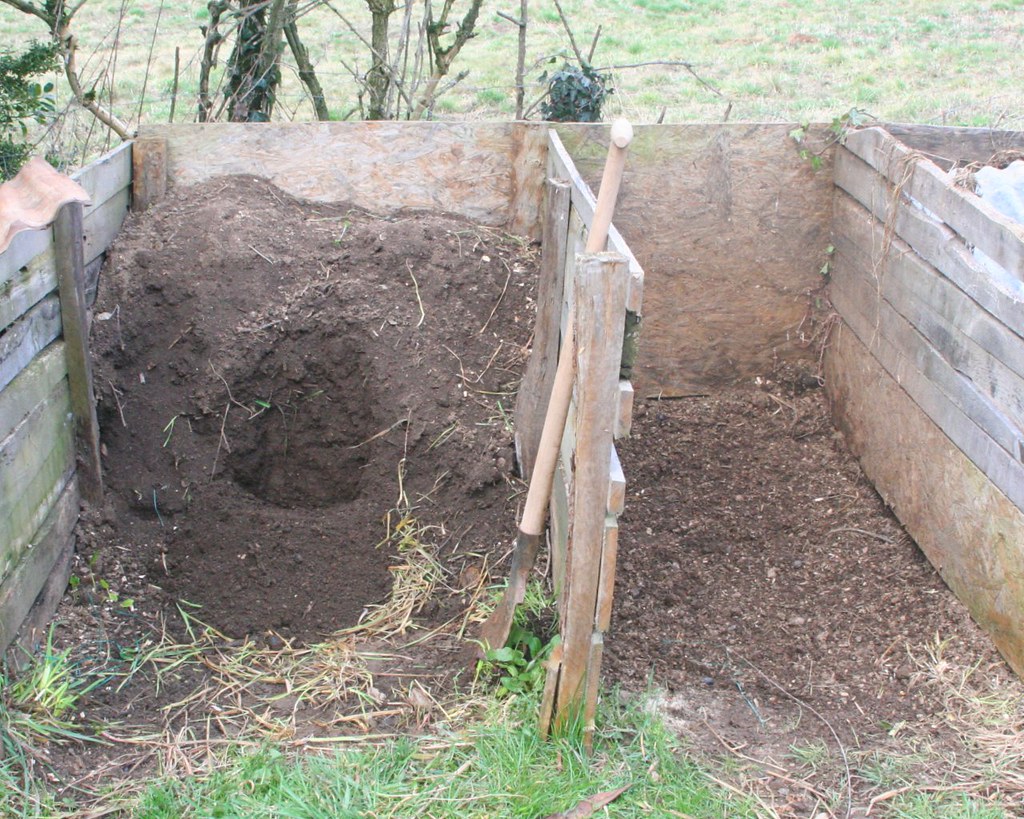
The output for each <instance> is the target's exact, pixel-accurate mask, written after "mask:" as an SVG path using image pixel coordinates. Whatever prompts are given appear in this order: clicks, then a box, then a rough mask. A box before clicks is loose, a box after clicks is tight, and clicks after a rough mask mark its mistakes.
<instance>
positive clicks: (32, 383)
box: [0, 341, 67, 441]
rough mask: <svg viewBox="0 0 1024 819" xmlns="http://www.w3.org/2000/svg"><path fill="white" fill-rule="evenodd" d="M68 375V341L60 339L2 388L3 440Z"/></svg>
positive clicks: (0, 429)
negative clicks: (65, 358) (65, 360)
mask: <svg viewBox="0 0 1024 819" xmlns="http://www.w3.org/2000/svg"><path fill="white" fill-rule="evenodd" d="M66 375H67V368H66V366H65V363H64V342H62V341H57V342H55V343H53V344H51V345H50V346H49V347H47V348H46V349H45V350H43V352H42V353H40V354H39V355H37V356H36V357H35V358H34V359H33V360H32V363H31V364H29V365H28V366H27V367H26V368H25V369H24V370H22V371H21V372H20V373H19V374H18V377H17V378H15V379H14V380H13V381H12V382H11V383H10V384H8V385H7V386H6V387H5V388H4V389H3V391H0V441H5V440H7V438H8V437H9V436H10V435H11V433H13V432H14V430H15V429H16V428H17V427H18V426H19V425H20V424H21V423H22V422H23V421H24V420H25V419H26V418H27V417H28V416H29V415H30V414H31V413H32V411H33V410H34V409H35V408H36V407H38V406H39V405H40V404H41V403H42V402H43V401H44V400H45V398H46V396H48V395H49V394H50V393H51V392H52V391H53V389H54V387H56V386H57V384H58V383H59V382H60V381H61V379H63V378H64V377H65V376H66Z"/></svg>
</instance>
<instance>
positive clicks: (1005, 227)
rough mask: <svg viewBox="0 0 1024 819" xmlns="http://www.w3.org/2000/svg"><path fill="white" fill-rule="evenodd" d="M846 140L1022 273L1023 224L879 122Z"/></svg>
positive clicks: (990, 253)
mask: <svg viewBox="0 0 1024 819" xmlns="http://www.w3.org/2000/svg"><path fill="white" fill-rule="evenodd" d="M845 144H846V148H847V149H848V150H849V151H851V152H852V153H854V154H856V155H857V156H858V157H860V158H861V159H863V160H864V161H865V162H867V163H868V164H869V165H870V166H871V167H872V168H874V169H875V170H877V171H878V172H879V173H881V174H883V175H884V176H885V177H886V178H887V179H888V180H889V181H890V182H892V183H893V184H895V185H896V186H897V187H898V188H900V189H901V190H902V191H904V192H905V193H906V195H907V196H910V197H912V198H913V199H915V200H916V201H918V202H920V203H921V205H923V206H924V207H926V208H927V209H928V210H930V211H931V212H932V213H935V214H937V215H939V216H940V217H941V218H942V220H943V221H944V222H945V223H946V224H947V225H949V226H950V227H951V228H953V230H955V231H956V232H957V233H959V234H960V235H961V236H963V237H964V239H965V240H966V241H968V242H970V243H971V244H972V245H974V246H975V247H977V248H979V249H980V250H982V251H983V252H984V253H985V254H986V255H988V256H989V257H991V258H992V259H993V260H994V261H995V262H996V263H997V264H1000V265H1002V266H1003V267H1004V268H1005V269H1006V271H1007V272H1008V273H1010V274H1011V275H1014V276H1016V277H1017V278H1024V225H1020V224H1018V223H1017V222H1014V221H1013V220H1012V219H1009V218H1008V217H1006V216H1003V215H1002V214H1001V213H999V211H997V210H996V209H995V208H993V207H992V206H991V205H989V204H988V203H987V202H985V201H984V200H982V199H981V198H979V197H978V196H976V195H974V194H973V193H969V192H967V191H965V190H963V189H961V188H958V187H956V186H955V185H954V184H953V182H952V180H951V179H950V178H949V177H948V176H947V175H946V174H944V173H943V172H942V171H941V170H940V169H939V168H938V167H937V166H936V165H935V164H934V163H932V162H930V161H928V160H926V159H922V158H920V157H919V155H917V154H915V153H914V152H913V151H911V150H910V149H909V148H907V147H906V146H905V145H904V144H903V143H901V142H900V141H899V140H897V139H896V138H894V137H892V136H890V135H889V134H888V133H886V132H885V131H884V130H882V129H881V128H865V129H864V130H862V131H854V132H853V133H851V134H849V135H848V136H847V138H846V143H845Z"/></svg>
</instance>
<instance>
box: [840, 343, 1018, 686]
mask: <svg viewBox="0 0 1024 819" xmlns="http://www.w3.org/2000/svg"><path fill="white" fill-rule="evenodd" d="M825 380H826V384H827V385H828V389H829V392H830V394H831V396H832V402H833V408H834V413H835V416H836V421H837V423H838V424H839V425H840V427H841V428H842V429H843V432H844V433H845V435H846V439H847V441H848V443H849V444H850V446H851V448H852V449H853V451H854V453H855V454H856V455H857V456H858V458H859V459H860V462H861V465H862V466H863V468H864V473H865V474H866V475H867V476H868V478H870V479H871V481H872V482H873V483H874V484H875V486H876V487H877V488H878V491H879V492H880V493H881V495H882V497H883V498H885V500H886V502H887V503H889V504H890V505H891V506H892V508H893V511H894V512H895V513H896V515H897V517H898V518H899V519H900V521H901V522H902V523H903V525H904V526H905V527H906V529H907V531H908V532H909V533H910V535H911V536H912V537H913V538H914V540H915V541H917V543H918V545H919V546H920V547H921V549H922V550H923V551H924V553H925V554H926V555H927V556H928V559H929V560H930V561H931V563H932V565H934V566H935V567H936V568H937V569H938V571H939V573H940V574H941V575H942V577H943V579H944V580H945V581H946V583H947V584H948V585H949V586H950V588H952V589H953V591H954V592H955V593H956V595H957V596H958V597H959V598H960V599H961V600H963V601H964V602H965V603H966V605H967V607H968V609H970V611H971V614H972V615H973V616H974V618H975V619H976V620H977V621H978V622H979V623H980V624H981V625H982V626H983V627H984V628H986V629H987V630H988V631H989V632H990V633H991V634H992V638H993V641H994V642H995V644H996V646H997V647H998V648H999V650H1000V651H1001V652H1002V653H1003V656H1004V657H1006V659H1007V660H1008V661H1009V663H1010V665H1011V666H1012V667H1013V668H1014V670H1015V671H1016V672H1017V673H1018V674H1022V675H1024V550H1022V549H1021V546H1020V544H1021V543H1024V514H1022V513H1021V511H1020V510H1019V509H1017V507H1016V506H1014V505H1013V504H1012V503H1011V502H1010V501H1009V500H1008V499H1007V498H1006V496H1005V495H1004V494H1002V493H1001V492H1000V491H999V490H998V489H996V487H995V486H994V485H993V484H992V482H991V481H990V480H989V479H988V478H987V477H986V476H985V475H984V473H982V472H981V470H979V469H978V468H977V467H976V466H975V465H974V464H973V463H971V461H970V460H969V459H968V458H967V457H966V456H965V455H964V454H963V453H962V452H961V451H960V450H959V449H958V448H957V447H956V446H954V445H953V444H952V443H951V442H950V440H949V439H948V438H947V437H946V436H945V435H944V434H943V433H942V431H941V430H940V429H939V428H938V427H937V426H936V425H935V424H934V423H933V422H932V421H931V420H930V419H929V418H928V417H927V416H926V415H925V414H924V412H923V411H922V410H921V409H920V408H919V407H918V406H917V405H916V404H915V403H914V402H913V400H911V398H910V397H909V396H908V395H907V393H906V392H905V391H904V390H903V389H901V387H900V386H899V384H897V383H896V381H895V380H894V379H893V378H892V377H891V376H890V375H889V374H888V373H887V372H886V371H885V370H884V369H883V368H882V366H881V365H880V364H879V363H878V361H876V359H875V358H874V356H872V355H871V353H870V352H869V351H868V350H867V348H866V347H865V346H864V345H863V344H862V343H861V341H860V340H859V339H858V338H857V336H856V335H855V334H854V333H853V331H852V330H851V329H850V328H849V327H848V326H846V325H845V324H841V325H840V326H839V327H838V328H837V330H836V331H835V332H834V333H833V335H832V340H831V343H830V345H829V350H828V355H827V357H826V359H825Z"/></svg>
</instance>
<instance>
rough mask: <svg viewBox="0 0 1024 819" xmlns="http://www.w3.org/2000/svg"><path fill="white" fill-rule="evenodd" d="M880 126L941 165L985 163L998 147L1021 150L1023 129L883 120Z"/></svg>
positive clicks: (1023, 142) (999, 149) (1023, 146)
mask: <svg viewBox="0 0 1024 819" xmlns="http://www.w3.org/2000/svg"><path fill="white" fill-rule="evenodd" d="M882 127H883V128H885V130H886V131H888V132H889V133H890V134H892V135H893V136H894V137H896V139H898V140H899V141H900V142H902V143H903V144H905V145H906V146H907V147H909V148H911V149H913V150H915V151H920V152H921V153H923V154H925V155H926V156H927V157H928V158H929V159H931V160H932V161H933V162H935V164H936V165H939V166H941V167H944V168H948V167H949V166H950V165H953V164H954V163H970V162H981V163H987V162H988V160H989V159H991V158H992V156H993V154H996V153H998V152H999V151H1005V150H1009V149H1016V150H1024V131H996V130H993V129H991V128H957V127H951V126H948V125H916V124H910V123H902V122H886V123H882Z"/></svg>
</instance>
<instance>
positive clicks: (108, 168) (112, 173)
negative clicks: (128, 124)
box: [71, 142, 132, 216]
mask: <svg viewBox="0 0 1024 819" xmlns="http://www.w3.org/2000/svg"><path fill="white" fill-rule="evenodd" d="M71 178H72V179H74V180H75V181H76V182H77V183H78V184H79V185H81V186H82V187H83V188H85V189H86V191H88V192H89V197H90V198H91V200H92V201H91V202H90V204H88V205H86V206H85V213H86V215H87V216H88V214H89V212H90V211H92V210H95V209H97V208H99V207H102V205H103V204H104V203H105V202H106V201H107V200H108V199H110V198H111V197H113V196H114V195H115V194H117V193H120V192H121V191H123V190H124V189H125V188H129V187H131V184H132V144H131V143H130V142H123V143H121V144H120V145H118V146H117V147H116V148H114V149H112V150H110V151H108V152H107V153H105V154H104V155H103V156H101V157H100V158H99V159H96V160H94V161H92V162H90V163H89V164H88V165H86V166H85V167H84V168H82V169H81V170H78V171H75V172H74V173H73V174H71Z"/></svg>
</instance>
